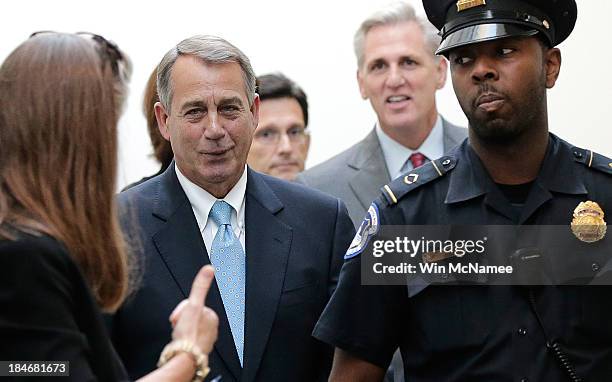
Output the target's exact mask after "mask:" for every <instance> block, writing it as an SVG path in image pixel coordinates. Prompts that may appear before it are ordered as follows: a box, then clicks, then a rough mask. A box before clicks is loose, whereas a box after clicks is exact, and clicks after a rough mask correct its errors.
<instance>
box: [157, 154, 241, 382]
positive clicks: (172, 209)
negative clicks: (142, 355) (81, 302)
mask: <svg viewBox="0 0 612 382" xmlns="http://www.w3.org/2000/svg"><path fill="white" fill-rule="evenodd" d="M153 214H154V215H155V216H156V217H157V218H159V219H161V220H163V221H165V222H166V224H164V225H163V227H162V228H161V229H160V230H159V231H158V232H156V233H155V234H154V235H153V243H154V244H155V247H156V248H157V250H158V252H159V254H160V256H161V257H162V259H163V261H164V263H165V264H166V266H167V267H168V271H169V272H170V274H171V275H172V277H173V278H174V280H175V281H176V283H177V284H178V286H179V288H180V290H181V292H182V293H183V296H184V297H185V298H187V297H188V296H189V292H190V291H191V284H192V283H193V278H194V277H195V275H196V273H197V272H198V271H199V269H200V268H201V267H202V266H204V265H206V264H210V259H209V257H208V253H207V251H206V246H205V245H204V241H203V240H202V235H201V234H200V230H199V228H198V224H197V222H196V219H195V216H194V214H193V210H192V208H191V204H190V203H189V199H187V196H186V195H185V192H184V191H183V189H182V187H181V186H180V183H179V182H178V179H177V178H176V172H175V170H174V163H173V164H172V165H171V166H170V167H169V168H168V170H167V171H166V172H165V173H164V175H163V176H162V177H161V182H160V188H159V192H158V194H157V198H156V203H155V208H154V211H153ZM178 302H179V301H176V303H178ZM206 305H207V306H208V307H210V308H212V309H213V310H214V311H215V312H216V313H217V315H218V316H219V337H218V340H217V342H216V343H215V351H216V352H217V353H218V355H219V357H220V358H221V359H223V361H224V362H225V363H226V365H227V368H228V369H229V370H230V371H231V373H232V374H233V375H234V377H235V378H236V380H239V379H240V373H241V370H240V361H239V359H238V354H237V353H236V347H235V345H234V339H233V337H232V333H231V331H230V327H229V322H228V320H227V315H226V314H225V308H224V307H223V301H222V299H221V294H220V293H219V288H218V287H217V283H216V282H213V285H212V287H211V289H210V291H209V293H208V296H207V298H206Z"/></svg>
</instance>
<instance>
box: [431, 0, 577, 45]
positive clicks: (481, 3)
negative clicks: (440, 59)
mask: <svg viewBox="0 0 612 382" xmlns="http://www.w3.org/2000/svg"><path fill="white" fill-rule="evenodd" d="M423 7H424V8H425V12H426V13H427V17H428V18H429V21H431V23H432V24H433V25H435V26H436V28H438V29H439V30H440V35H441V36H442V42H441V43H440V47H439V48H438V50H437V51H436V54H446V53H448V51H449V50H451V49H453V48H457V47H460V46H464V45H468V44H473V43H477V42H482V41H490V40H497V39H500V38H504V37H516V36H534V35H536V34H538V33H540V34H541V35H542V36H543V37H544V39H545V40H546V41H547V42H548V43H549V44H550V46H551V47H552V46H556V45H558V44H560V43H561V42H562V41H563V40H565V39H566V38H567V37H568V36H569V35H570V33H571V32H572V30H573V29H574V25H575V24H576V15H577V9H576V2H575V0H423Z"/></svg>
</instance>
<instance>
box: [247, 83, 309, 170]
mask: <svg viewBox="0 0 612 382" xmlns="http://www.w3.org/2000/svg"><path fill="white" fill-rule="evenodd" d="M257 84H258V92H257V93H258V94H259V99H260V100H261V106H260V109H259V125H258V127H257V130H255V135H254V137H253V143H252V144H251V149H250V151H249V156H248V159H247V163H248V164H249V166H251V168H253V169H254V170H256V171H259V172H263V173H264V174H268V175H272V176H275V177H277V178H281V179H285V180H294V179H295V177H296V175H297V174H298V173H299V172H301V171H303V170H304V163H305V162H306V157H307V156H308V148H309V147H310V135H309V134H308V131H307V130H306V126H307V125H308V101H307V99H306V94H305V93H304V91H303V90H302V89H301V88H300V87H299V86H298V85H297V84H296V83H295V82H293V81H292V80H290V79H289V78H287V77H286V76H284V75H283V74H281V73H274V74H266V75H263V76H259V77H258V78H257Z"/></svg>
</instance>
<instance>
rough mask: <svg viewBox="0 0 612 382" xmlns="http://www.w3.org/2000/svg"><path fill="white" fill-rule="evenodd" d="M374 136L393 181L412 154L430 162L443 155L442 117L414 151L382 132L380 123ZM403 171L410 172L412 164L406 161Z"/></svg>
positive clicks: (400, 173) (377, 124)
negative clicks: (419, 154) (417, 154)
mask: <svg viewBox="0 0 612 382" xmlns="http://www.w3.org/2000/svg"><path fill="white" fill-rule="evenodd" d="M376 136H377V137H378V141H379V142H380V147H381V149H382V152H383V157H384V158H385V163H386V164H387V170H388V171H389V178H390V179H395V178H397V177H399V176H400V175H402V171H401V170H402V166H404V163H406V161H407V160H408V158H409V157H410V155H412V154H413V153H416V152H419V153H421V154H423V155H425V156H426V157H427V158H428V159H430V160H433V159H438V158H440V157H441V156H443V155H444V127H443V125H442V117H440V116H439V115H438V119H437V120H436V123H435V124H434V126H433V128H432V129H431V132H430V133H429V135H428V136H427V138H425V141H423V143H422V144H421V146H420V147H419V148H417V149H416V150H411V149H409V148H408V147H406V146H404V145H402V144H401V143H399V142H397V141H395V140H394V139H393V138H391V137H390V136H389V135H387V133H385V132H384V131H383V130H382V128H381V127H380V123H376ZM404 169H405V171H410V170H412V163H410V161H408V165H407V166H406V167H405V168H404Z"/></svg>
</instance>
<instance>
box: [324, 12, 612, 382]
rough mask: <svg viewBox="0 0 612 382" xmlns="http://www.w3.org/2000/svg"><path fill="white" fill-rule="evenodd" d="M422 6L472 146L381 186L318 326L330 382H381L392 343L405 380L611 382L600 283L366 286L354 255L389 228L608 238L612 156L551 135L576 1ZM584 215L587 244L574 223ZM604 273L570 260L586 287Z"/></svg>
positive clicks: (605, 295) (609, 308) (610, 319)
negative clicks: (587, 278) (550, 93)
mask: <svg viewBox="0 0 612 382" xmlns="http://www.w3.org/2000/svg"><path fill="white" fill-rule="evenodd" d="M423 5H424V7H425V10H426V12H427V15H428V17H429V19H430V21H431V22H432V23H433V24H434V25H435V26H436V27H437V28H438V29H439V30H440V31H441V34H442V42H441V45H440V48H439V50H438V53H439V54H443V55H445V56H447V57H448V58H449V61H450V65H451V75H452V80H453V85H454V88H455V92H456V94H457V97H458V99H459V103H460V105H461V107H462V109H463V111H464V113H465V114H466V116H467V118H468V120H469V125H470V129H469V140H466V141H465V142H463V144H462V145H460V146H459V147H458V148H456V149H455V150H454V151H453V152H451V153H450V154H449V155H447V156H445V157H443V158H440V159H438V160H434V161H432V162H431V163H430V164H428V165H425V166H422V167H421V168H419V169H417V170H414V171H413V172H411V173H409V174H406V176H403V177H401V178H399V179H397V180H395V181H394V182H392V183H390V184H389V185H387V186H385V187H383V188H382V189H381V196H380V197H379V198H378V199H377V200H375V201H374V203H373V204H372V206H371V207H370V209H369V210H368V216H367V217H366V219H365V220H364V223H363V224H362V226H361V228H360V230H359V232H358V234H357V236H356V238H355V240H354V242H353V244H352V245H351V248H350V249H349V251H348V252H347V254H346V256H345V263H344V266H343V268H342V272H341V275H340V281H339V285H338V288H337V289H336V292H335V294H334V295H333V297H332V299H331V301H330V303H329V304H328V306H327V308H326V309H325V311H324V313H323V315H322V316H321V318H320V320H319V322H318V324H317V326H316V328H315V331H314V336H315V337H317V338H318V339H320V340H322V341H324V342H327V343H330V344H332V345H334V346H335V347H336V353H335V358H334V366H333V371H332V375H331V377H330V381H336V382H339V381H351V382H359V381H380V380H381V379H382V378H383V375H384V370H385V369H386V367H387V365H388V364H389V361H390V360H391V356H392V354H393V351H394V350H395V349H396V348H397V347H398V346H399V347H400V351H401V354H402V358H403V362H404V367H405V374H406V380H407V381H408V380H409V381H411V382H421V381H436V382H438V381H445V382H452V381H555V382H557V381H605V380H610V378H612V304H610V301H611V299H612V291H611V289H610V288H611V287H609V286H598V287H595V286H568V285H550V286H539V287H523V286H516V285H515V286H512V285H508V286H499V285H488V286H487V285H485V286H475V285H463V286H454V287H448V286H440V285H434V284H425V285H420V286H419V285H411V284H410V283H408V285H407V286H406V285H403V286H382V285H378V286H370V285H362V280H361V264H362V259H361V252H362V251H363V249H364V247H365V246H366V245H367V243H368V242H369V241H371V240H368V239H371V238H372V237H368V236H376V235H377V232H379V231H380V228H381V226H385V225H435V224H451V225H469V224H475V225H514V226H517V225H521V226H523V227H526V226H528V225H534V226H535V225H538V226H544V225H559V226H566V227H568V232H569V228H570V226H571V228H572V229H577V230H576V240H579V239H580V240H582V241H583V242H581V243H580V245H584V246H588V245H601V244H602V243H608V244H609V243H610V240H612V239H611V238H606V237H605V221H604V220H603V219H604V217H605V212H606V211H612V160H611V159H608V158H606V157H604V156H601V155H599V154H596V153H594V152H592V151H590V150H586V149H582V148H577V147H573V146H572V145H570V144H569V143H567V142H565V141H563V140H562V139H560V138H558V137H556V136H555V135H553V134H551V133H549V130H548V119H547V108H546V91H547V89H550V88H552V87H553V86H554V85H555V82H556V80H557V77H558V75H559V72H560V67H561V52H560V51H559V49H557V48H555V46H556V45H558V44H559V43H561V42H562V41H563V40H565V39H566V38H567V37H568V36H569V34H570V33H571V31H572V29H573V27H574V24H575V21H576V14H577V10H576V4H575V1H574V0H555V1H553V0H486V1H485V0H459V1H457V0H452V1H451V0H424V1H423ZM581 203H582V204H581ZM585 216H586V217H585ZM582 218H585V219H586V218H589V219H591V220H590V221H591V222H592V224H593V225H594V226H595V231H593V232H595V237H590V238H588V237H586V236H584V235H582V234H581V233H580V232H578V231H579V228H580V227H576V226H574V225H573V223H572V221H573V220H575V219H582ZM594 241H599V243H593V242H594ZM585 248H595V247H585ZM608 248H609V247H608ZM551 261H554V262H560V261H563V259H559V258H552V260H551ZM607 266H608V265H606V263H605V262H602V261H601V260H600V259H599V260H597V261H595V260H593V258H591V257H589V255H588V254H586V255H585V256H584V257H583V258H582V259H579V261H578V262H576V264H575V267H577V268H580V267H583V268H584V269H586V268H588V271H589V272H592V273H593V275H592V278H593V279H595V278H597V277H599V276H601V274H602V272H603V271H604V270H605V269H606V267H607ZM581 269H582V268H581Z"/></svg>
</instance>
